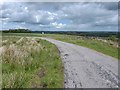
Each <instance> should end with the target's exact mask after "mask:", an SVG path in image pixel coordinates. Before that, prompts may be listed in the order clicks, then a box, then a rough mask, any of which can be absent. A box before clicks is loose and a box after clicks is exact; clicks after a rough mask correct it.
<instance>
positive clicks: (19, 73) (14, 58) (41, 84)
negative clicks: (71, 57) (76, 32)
mask: <svg viewBox="0 0 120 90" xmlns="http://www.w3.org/2000/svg"><path fill="white" fill-rule="evenodd" d="M11 36H12V37H11ZM23 36H24V35H23ZM23 36H22V37H16V35H3V36H2V44H3V46H2V47H0V56H2V80H3V82H2V88H62V87H64V74H63V64H62V60H61V58H60V55H59V51H58V49H57V48H56V46H55V45H53V44H51V43H49V42H48V41H45V40H41V39H39V38H33V37H29V38H28V37H23Z"/></svg>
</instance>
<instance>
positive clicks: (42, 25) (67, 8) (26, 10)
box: [0, 2, 118, 31]
mask: <svg viewBox="0 0 120 90" xmlns="http://www.w3.org/2000/svg"><path fill="white" fill-rule="evenodd" d="M0 9H1V13H2V16H1V17H0V18H1V19H2V22H3V23H5V25H3V29H4V28H8V29H9V28H14V27H17V26H19V27H25V28H30V29H32V30H41V29H42V30H54V29H55V30H96V31H97V30H117V27H118V26H117V24H118V22H117V20H118V13H117V10H118V6H117V3H115V2H106V3H105V2H104V3H103V2H102V3H100V2H99V3H94V2H91V3H87V2H83V3H82V2H81V3H66V2H61V3H55V2H46V3H42V2H21V3H20V2H19V3H17V2H11V3H5V4H3V5H2V8H0ZM6 25H8V26H6Z"/></svg>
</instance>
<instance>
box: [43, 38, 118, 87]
mask: <svg viewBox="0 0 120 90" xmlns="http://www.w3.org/2000/svg"><path fill="white" fill-rule="evenodd" d="M42 39H45V40H47V41H49V42H51V43H53V44H55V45H56V46H57V47H58V49H59V51H60V53H61V57H62V60H63V64H64V77H65V82H64V83H65V84H64V85H65V88H117V87H118V60H117V59H115V58H113V57H110V56H107V55H104V54H102V53H99V52H96V51H94V50H91V49H88V48H85V47H82V46H78V45H74V44H70V43H66V42H62V41H58V40H54V39H50V38H42Z"/></svg>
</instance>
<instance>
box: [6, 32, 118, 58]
mask: <svg viewBox="0 0 120 90" xmlns="http://www.w3.org/2000/svg"><path fill="white" fill-rule="evenodd" d="M7 35H17V36H21V35H22V36H37V37H49V38H53V39H57V40H61V41H64V42H69V43H73V44H77V45H80V46H84V47H87V48H91V49H93V50H96V51H98V52H101V53H103V54H106V55H109V56H112V57H115V58H119V57H118V56H119V55H118V50H120V48H118V47H115V46H113V45H111V44H110V43H105V42H102V41H99V40H97V39H89V38H85V37H84V36H77V35H62V34H43V35H42V34H35V33H34V34H33V33H26V34H24V33H22V34H19V33H12V34H7ZM108 38H109V37H106V38H105V39H108ZM113 43H114V42H113Z"/></svg>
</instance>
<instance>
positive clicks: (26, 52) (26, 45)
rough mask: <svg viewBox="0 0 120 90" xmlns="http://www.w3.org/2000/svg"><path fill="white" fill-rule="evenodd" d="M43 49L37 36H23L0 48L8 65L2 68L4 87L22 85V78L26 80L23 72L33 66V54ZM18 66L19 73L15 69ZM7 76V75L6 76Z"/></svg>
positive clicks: (4, 63)
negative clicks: (36, 38)
mask: <svg viewBox="0 0 120 90" xmlns="http://www.w3.org/2000/svg"><path fill="white" fill-rule="evenodd" d="M39 40H40V39H39ZM6 41H7V40H5V41H3V42H4V43H6ZM41 50H42V45H41V44H40V43H38V42H37V41H36V40H35V38H25V37H22V38H20V39H19V40H18V41H17V42H16V43H12V44H10V45H7V46H6V45H4V46H2V47H1V48H0V56H2V62H3V65H6V66H5V67H3V70H2V71H3V74H4V75H3V87H11V88H12V87H20V85H22V84H20V83H21V82H22V80H25V79H23V78H24V75H23V74H25V73H26V72H28V71H29V70H31V69H32V68H33V67H32V64H33V57H32V56H31V55H32V54H35V53H40V52H41ZM7 65H8V67H7ZM16 68H18V70H19V71H21V73H18V71H16V70H15V69H16ZM7 69H9V70H10V71H8V70H7ZM6 74H7V75H6ZM8 74H9V75H8ZM5 76H7V77H6V78H5ZM5 83H7V84H5Z"/></svg>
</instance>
